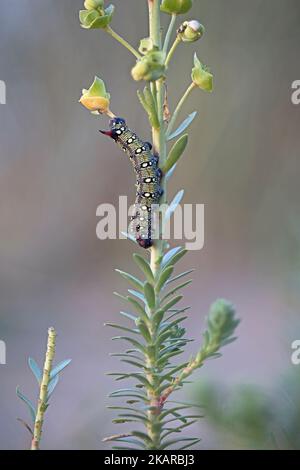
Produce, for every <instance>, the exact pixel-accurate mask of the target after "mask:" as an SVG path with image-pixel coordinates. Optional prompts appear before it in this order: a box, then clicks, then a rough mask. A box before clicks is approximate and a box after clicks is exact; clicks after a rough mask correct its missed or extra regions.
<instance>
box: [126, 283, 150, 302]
mask: <svg viewBox="0 0 300 470" xmlns="http://www.w3.org/2000/svg"><path fill="white" fill-rule="evenodd" d="M143 290H144V285H143ZM128 292H129V294H131V295H133V296H134V297H136V298H137V299H139V300H141V301H142V302H143V303H144V304H145V303H146V299H145V296H144V294H142V293H141V292H138V291H137V290H133V289H128Z"/></svg>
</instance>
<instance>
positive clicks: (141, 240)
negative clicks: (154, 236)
mask: <svg viewBox="0 0 300 470" xmlns="http://www.w3.org/2000/svg"><path fill="white" fill-rule="evenodd" d="M136 241H137V242H138V244H139V245H140V247H141V248H145V249H146V250H147V249H148V248H151V246H152V245H153V243H152V240H150V239H149V238H147V239H146V238H142V237H137V238H136Z"/></svg>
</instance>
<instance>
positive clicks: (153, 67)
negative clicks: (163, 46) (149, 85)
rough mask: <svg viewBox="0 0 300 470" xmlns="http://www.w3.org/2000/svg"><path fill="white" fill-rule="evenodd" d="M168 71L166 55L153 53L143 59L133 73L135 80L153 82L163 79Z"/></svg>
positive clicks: (157, 52) (158, 52)
mask: <svg viewBox="0 0 300 470" xmlns="http://www.w3.org/2000/svg"><path fill="white" fill-rule="evenodd" d="M165 71H166V67H165V54H164V53H163V52H160V51H152V52H149V53H148V54H146V55H145V56H144V57H142V58H141V59H140V60H139V61H138V62H137V63H136V65H135V66H134V67H133V69H132V71H131V75H132V77H133V79H134V80H136V81H140V80H145V81H147V82H152V81H155V80H158V79H159V78H161V77H163V76H164V74H165Z"/></svg>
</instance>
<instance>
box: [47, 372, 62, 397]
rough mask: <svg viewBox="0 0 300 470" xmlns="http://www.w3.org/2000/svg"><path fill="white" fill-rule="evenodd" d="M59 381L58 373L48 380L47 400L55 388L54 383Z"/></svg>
mask: <svg viewBox="0 0 300 470" xmlns="http://www.w3.org/2000/svg"><path fill="white" fill-rule="evenodd" d="M58 382H59V374H56V375H55V376H54V377H53V379H52V380H50V382H49V385H48V395H47V400H49V398H50V397H51V395H52V393H53V392H54V390H55V387H56V385H57V384H58Z"/></svg>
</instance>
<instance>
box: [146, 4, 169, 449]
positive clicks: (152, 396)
mask: <svg viewBox="0 0 300 470" xmlns="http://www.w3.org/2000/svg"><path fill="white" fill-rule="evenodd" d="M148 5H149V29H150V38H151V39H152V41H153V44H154V45H156V46H158V47H159V48H160V49H161V36H160V0H148ZM151 91H152V93H153V96H154V99H155V100H156V103H157V111H158V118H159V128H158V129H156V128H152V140H153V147H154V151H155V153H156V154H157V155H159V158H160V163H162V162H163V161H164V160H165V158H166V157H165V155H166V138H165V128H164V119H163V103H164V95H163V94H164V83H163V81H162V80H158V81H157V82H155V83H154V84H152V85H151ZM162 187H163V189H164V196H163V198H164V199H166V184H165V182H162ZM162 254H163V242H162V241H161V240H156V242H155V244H154V246H153V247H152V248H151V260H150V265H151V269H152V272H153V275H154V278H156V277H157V275H158V273H159V269H160V262H161V257H162ZM157 308H159V299H157V305H156V309H157ZM148 315H149V322H150V325H149V330H150V334H151V343H152V344H153V345H155V344H156V343H157V329H156V327H155V325H154V321H153V312H148ZM146 362H147V367H148V370H153V371H156V370H157V367H156V366H157V351H156V352H155V354H154V357H153V355H151V356H150V355H149V356H148V358H147V361H146ZM147 380H148V381H149V382H150V384H151V385H152V390H148V392H147V394H148V399H149V402H150V406H151V411H148V420H149V421H148V424H147V432H148V436H149V438H150V439H151V442H152V444H151V446H150V447H149V449H151V450H154V449H160V445H161V444H160V443H161V431H162V429H161V428H162V425H161V423H160V413H161V406H160V398H161V397H160V395H159V393H158V392H154V391H153V390H155V389H157V388H158V383H157V380H158V377H157V375H156V374H155V373H151V372H149V373H148V374H147Z"/></svg>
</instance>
